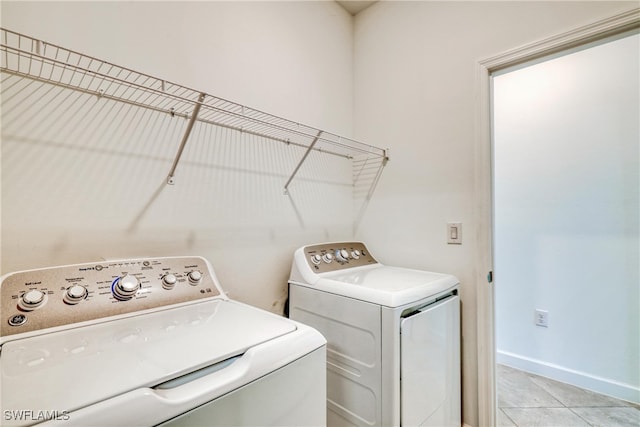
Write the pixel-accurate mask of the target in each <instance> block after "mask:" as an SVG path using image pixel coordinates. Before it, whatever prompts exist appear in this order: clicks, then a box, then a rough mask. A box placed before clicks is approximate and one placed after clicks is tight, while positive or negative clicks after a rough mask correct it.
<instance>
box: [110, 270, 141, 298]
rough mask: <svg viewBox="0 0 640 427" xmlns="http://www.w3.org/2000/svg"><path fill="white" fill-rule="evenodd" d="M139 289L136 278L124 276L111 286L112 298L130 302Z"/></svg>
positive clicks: (138, 282) (128, 275) (129, 275)
mask: <svg viewBox="0 0 640 427" xmlns="http://www.w3.org/2000/svg"><path fill="white" fill-rule="evenodd" d="M138 289H140V281H139V280H138V278H137V277H136V276H132V275H131V274H125V275H124V276H122V277H120V278H119V279H118V280H117V281H116V283H115V285H114V286H113V296H114V297H116V298H117V299H119V300H130V299H131V298H133V296H134V295H135V294H136V292H138Z"/></svg>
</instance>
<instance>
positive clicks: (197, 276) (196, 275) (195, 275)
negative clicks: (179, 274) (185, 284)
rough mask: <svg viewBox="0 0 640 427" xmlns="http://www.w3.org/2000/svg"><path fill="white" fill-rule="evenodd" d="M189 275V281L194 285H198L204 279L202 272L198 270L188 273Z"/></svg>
mask: <svg viewBox="0 0 640 427" xmlns="http://www.w3.org/2000/svg"><path fill="white" fill-rule="evenodd" d="M187 277H188V278H189V283H191V284H192V285H197V284H198V283H200V282H201V281H202V273H200V272H199V271H198V270H193V271H191V272H190V273H189V274H187Z"/></svg>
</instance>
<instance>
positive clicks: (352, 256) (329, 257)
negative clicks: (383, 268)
mask: <svg viewBox="0 0 640 427" xmlns="http://www.w3.org/2000/svg"><path fill="white" fill-rule="evenodd" d="M304 254H305V257H306V259H307V263H308V264H309V267H310V268H311V271H313V272H315V273H326V272H329V271H337V270H342V269H345V268H353V267H360V266H363V265H370V264H376V263H377V262H378V261H376V260H375V258H373V256H371V254H370V253H369V250H368V249H367V247H366V246H365V245H364V243H361V242H340V243H324V244H321V245H312V246H306V247H305V248H304Z"/></svg>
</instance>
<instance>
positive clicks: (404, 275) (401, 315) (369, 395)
mask: <svg viewBox="0 0 640 427" xmlns="http://www.w3.org/2000/svg"><path fill="white" fill-rule="evenodd" d="M289 316H290V318H292V319H295V320H297V321H300V322H302V323H305V324H307V325H310V326H312V327H314V328H315V329H317V330H318V331H320V332H321V333H322V334H323V335H324V336H325V337H326V338H327V341H328V344H327V424H328V425H329V426H343V425H344V426H399V425H402V426H405V427H407V426H438V427H442V426H460V425H461V421H462V420H461V418H462V417H461V404H460V395H461V385H460V299H459V297H458V280H457V279H456V278H455V277H453V276H451V275H446V274H439V273H431V272H426V271H418V270H411V269H405V268H397V267H389V266H386V265H382V264H380V263H378V262H377V261H376V260H375V259H374V258H373V256H372V255H371V254H370V253H369V250H368V249H367V248H366V246H365V245H364V244H363V243H359V242H348V243H327V244H318V245H311V246H305V247H302V248H300V249H298V250H297V251H296V252H295V255H294V260H293V266H292V268H291V277H290V279H289Z"/></svg>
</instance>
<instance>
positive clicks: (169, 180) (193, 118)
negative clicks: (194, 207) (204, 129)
mask: <svg viewBox="0 0 640 427" xmlns="http://www.w3.org/2000/svg"><path fill="white" fill-rule="evenodd" d="M204 96H205V95H204V93H201V94H200V96H199V97H198V101H197V102H196V105H195V107H194V108H193V113H191V118H190V119H189V123H188V124H187V129H186V130H185V131H184V135H183V136H182V142H180V147H179V148H178V152H177V153H176V158H175V159H173V165H172V166H171V170H170V171H169V175H168V176H167V184H169V185H173V184H174V183H175V179H174V177H173V176H174V175H175V173H176V168H177V167H178V162H179V161H180V157H181V156H182V152H183V151H184V147H185V146H186V145H187V140H188V139H189V135H190V134H191V130H192V129H193V125H194V123H195V122H196V119H197V118H198V113H199V112H200V107H201V106H202V102H203V101H204Z"/></svg>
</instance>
